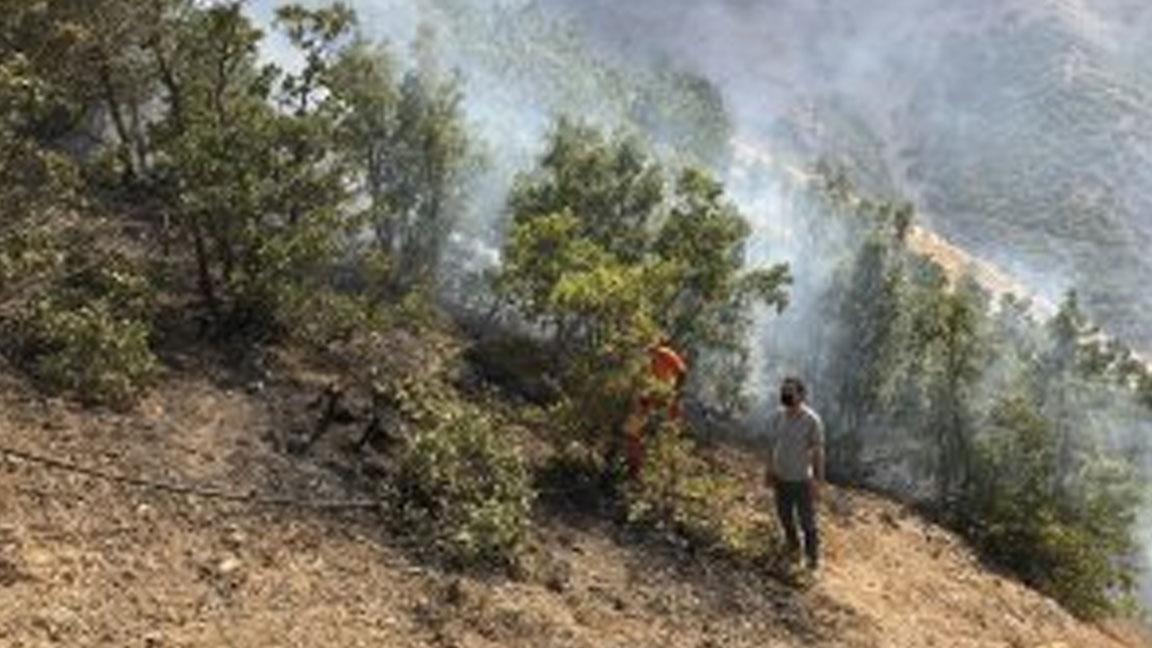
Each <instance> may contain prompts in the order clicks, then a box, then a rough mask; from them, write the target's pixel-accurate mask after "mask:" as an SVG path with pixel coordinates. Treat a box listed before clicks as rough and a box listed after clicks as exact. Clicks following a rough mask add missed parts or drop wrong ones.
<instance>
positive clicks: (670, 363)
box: [649, 345, 688, 385]
mask: <svg viewBox="0 0 1152 648" xmlns="http://www.w3.org/2000/svg"><path fill="white" fill-rule="evenodd" d="M650 355H651V358H652V362H651V365H650V368H649V370H650V371H651V372H652V377H654V378H655V379H656V380H659V381H660V382H663V383H667V384H670V385H675V384H676V383H678V382H679V381H680V379H681V378H683V376H684V374H686V373H688V363H686V362H684V358H681V357H680V354H678V353H676V351H674V350H673V349H672V348H671V347H668V346H664V345H660V346H657V347H656V348H654V349H652V351H651V354H650Z"/></svg>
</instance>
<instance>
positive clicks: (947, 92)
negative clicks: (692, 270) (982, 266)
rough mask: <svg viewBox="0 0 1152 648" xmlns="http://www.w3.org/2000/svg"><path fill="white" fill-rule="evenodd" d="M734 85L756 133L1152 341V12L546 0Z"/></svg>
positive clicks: (904, 3) (1121, 1)
mask: <svg viewBox="0 0 1152 648" xmlns="http://www.w3.org/2000/svg"><path fill="white" fill-rule="evenodd" d="M541 1H542V2H545V3H546V4H548V5H550V6H553V7H556V8H558V9H559V10H563V11H565V12H567V13H568V14H569V15H572V16H575V17H576V18H577V20H579V21H580V23H581V24H582V25H584V26H585V28H586V29H588V30H589V31H590V32H592V33H593V34H595V35H596V37H597V38H599V39H600V41H602V42H604V43H606V44H607V45H608V46H610V47H612V48H615V49H617V50H619V51H624V52H626V53H627V54H628V55H630V56H632V57H634V58H639V57H642V56H644V55H649V56H655V57H657V58H660V57H667V58H671V59H672V60H675V61H677V62H679V63H680V64H682V65H685V66H686V67H689V68H691V69H696V70H699V71H701V72H702V73H704V74H705V75H707V76H708V77H709V78H711V79H713V80H715V81H716V82H717V83H718V84H720V86H721V87H722V88H723V90H724V92H725V96H726V98H727V99H728V100H729V102H730V104H731V106H732V108H733V110H734V113H735V114H736V115H737V117H738V126H739V129H738V130H739V132H740V134H741V136H742V137H745V138H748V139H760V140H762V141H765V142H766V144H767V145H768V146H769V147H771V148H772V149H773V150H779V151H786V152H788V153H790V154H792V155H795V156H796V158H797V159H802V160H811V159H816V158H818V157H827V158H831V159H835V160H837V161H839V162H841V163H843V164H846V165H848V166H849V167H852V168H853V169H854V171H855V174H856V176H857V179H858V181H859V182H860V183H861V184H862V185H863V186H864V188H865V190H866V191H868V192H869V193H889V192H893V193H896V194H898V195H905V196H909V197H912V198H914V199H915V200H916V202H917V203H918V205H919V206H920V207H921V208H923V210H924V212H925V213H927V214H929V215H930V221H929V223H928V224H929V225H930V226H931V227H932V228H933V229H935V230H937V231H939V232H940V233H941V234H943V235H945V236H946V237H947V238H948V239H950V240H952V241H953V242H954V243H956V244H958V245H960V246H962V247H964V248H965V249H968V250H970V251H972V252H974V253H976V254H977V255H979V256H982V257H985V258H987V259H989V260H990V261H992V262H995V263H997V264H998V265H1000V266H1002V267H1004V268H1006V269H1008V270H1010V271H1011V272H1012V273H1013V274H1015V275H1017V276H1018V277H1020V278H1021V279H1023V280H1024V281H1025V282H1026V283H1028V284H1029V285H1030V286H1031V287H1032V289H1033V290H1034V291H1035V292H1039V293H1042V294H1043V295H1044V296H1045V297H1047V298H1049V299H1057V298H1058V296H1059V293H1061V292H1062V291H1064V290H1066V289H1068V288H1072V287H1075V288H1078V289H1079V290H1080V291H1081V293H1082V295H1083V296H1084V297H1085V303H1086V305H1087V306H1088V308H1089V309H1090V311H1091V312H1092V314H1093V315H1094V316H1095V317H1096V318H1097V319H1099V320H1100V321H1102V322H1103V323H1105V324H1106V325H1107V327H1108V328H1109V329H1110V330H1112V331H1114V332H1115V333H1116V334H1117V335H1119V336H1120V337H1122V338H1123V339H1125V340H1127V341H1128V342H1130V343H1132V344H1134V345H1136V346H1138V347H1143V348H1145V349H1147V348H1150V347H1152V323H1150V322H1149V320H1148V316H1147V313H1148V312H1149V309H1150V308H1152V292H1150V291H1149V290H1148V289H1147V286H1146V285H1145V282H1144V278H1145V277H1147V276H1149V275H1150V274H1152V265H1150V264H1152V262H1150V261H1149V257H1148V255H1147V254H1146V250H1147V249H1148V247H1149V244H1152V218H1149V216H1148V214H1149V212H1150V211H1152V165H1150V164H1149V161H1152V74H1149V72H1148V68H1147V64H1146V61H1147V56H1148V54H1149V49H1148V45H1147V43H1148V38H1147V34H1148V30H1149V29H1150V28H1152V5H1149V4H1148V3H1141V2H1136V1H1133V0H1107V1H1102V2H1095V1H1093V2H1088V1H1087V0H1011V1H1009V2H1001V1H992V0H980V1H971V0H891V1H888V2H883V3H859V2H852V1H851V0H828V1H826V2H819V3H813V2H801V1H794V0H777V1H774V2H763V3H753V2H746V1H743V0H715V1H713V2H707V3H695V4H693V5H692V6H691V7H684V11H685V12H687V13H686V14H683V13H680V12H670V11H667V9H666V7H667V4H666V3H664V2H660V1H656V0H648V1H645V0H637V1H635V2H628V3H617V2H609V1H607V0H587V1H585V0H581V1H580V2H573V1H571V0H541Z"/></svg>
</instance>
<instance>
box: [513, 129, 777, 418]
mask: <svg viewBox="0 0 1152 648" xmlns="http://www.w3.org/2000/svg"><path fill="white" fill-rule="evenodd" d="M666 177H667V174H666V171H665V170H664V168H663V166H662V165H660V164H659V163H658V162H657V161H656V160H655V159H653V158H652V157H651V156H650V155H649V154H648V153H647V152H646V151H645V150H644V149H643V148H642V147H641V146H640V145H639V143H637V142H636V141H635V140H633V139H630V138H627V137H620V136H616V137H611V138H610V137H607V136H605V135H604V134H603V133H601V132H599V131H598V130H596V129H593V128H590V127H588V126H584V125H581V124H577V123H573V122H571V121H568V120H561V121H560V122H559V123H558V124H557V126H556V129H555V131H554V132H553V133H552V135H551V137H550V140H549V143H548V147H547V150H546V152H545V154H544V156H543V157H542V159H541V164H540V168H539V169H538V170H536V171H534V172H532V173H530V174H527V175H524V176H521V177H520V178H519V180H518V182H517V185H516V188H515V190H514V191H513V193H512V195H511V197H510V199H509V208H510V212H511V216H512V225H511V231H510V234H509V238H508V243H507V245H506V246H505V249H504V258H503V263H502V266H501V268H500V271H499V273H498V274H497V276H496V278H495V285H496V289H497V292H498V294H500V295H501V296H502V298H503V299H505V300H507V301H508V303H510V304H511V305H512V306H513V307H514V308H515V309H516V311H517V312H518V313H519V314H520V315H521V316H523V317H524V318H525V319H526V320H527V321H528V322H529V323H531V324H533V325H537V326H540V327H541V328H542V329H543V330H544V331H546V332H547V334H548V335H549V336H550V337H551V340H552V342H553V345H554V347H555V349H556V354H557V355H556V357H557V358H558V365H559V366H558V368H559V369H561V370H568V371H569V372H570V375H577V376H582V377H584V378H585V379H587V380H574V381H571V383H570V384H576V383H579V384H582V385H587V388H585V389H577V390H576V391H577V392H579V393H581V394H583V397H578V398H577V401H578V402H579V403H580V405H581V406H582V407H583V406H585V405H587V406H590V407H597V406H599V405H604V404H612V403H614V405H612V406H610V407H607V409H608V410H609V411H615V412H617V413H619V412H620V411H621V407H620V403H622V402H623V401H626V400H627V398H628V397H629V396H630V395H631V394H632V393H633V392H634V390H635V388H636V384H634V383H635V380H638V379H639V378H638V376H639V373H640V372H639V368H640V367H641V366H642V364H643V349H644V348H645V346H646V345H647V344H649V343H650V342H651V341H652V340H653V339H654V337H655V335H656V332H657V331H659V330H663V331H664V332H666V333H668V334H670V335H672V336H673V337H674V338H675V340H676V343H677V345H679V346H680V347H681V348H682V349H684V350H686V351H687V352H688V354H689V355H690V356H691V357H692V358H693V362H694V366H696V367H699V368H700V369H701V370H702V371H705V372H708V373H710V374H711V375H709V376H708V377H707V378H705V379H704V380H703V381H702V383H705V384H709V385H710V386H714V385H716V384H717V383H716V382H714V381H712V380H711V379H712V378H715V377H716V375H715V373H713V372H717V373H718V371H717V368H719V367H721V366H725V365H723V363H724V362H725V360H718V359H720V358H728V360H727V361H726V362H728V365H727V366H728V367H729V368H734V369H735V370H734V371H732V372H731V373H732V374H733V375H732V376H730V377H731V378H732V380H733V381H734V382H735V383H739V382H740V381H742V379H743V374H742V373H741V370H742V369H743V366H742V365H741V364H740V359H741V358H743V355H742V354H743V353H744V352H745V349H744V344H745V340H746V339H747V336H746V333H747V326H748V319H747V310H748V307H749V306H750V305H751V304H752V303H753V302H766V303H770V304H774V305H776V306H777V307H781V308H782V307H783V305H784V304H785V303H786V293H785V291H784V287H785V286H786V285H787V282H788V281H789V275H788V271H787V268H786V267H784V266H775V267H771V268H760V269H753V270H750V271H746V270H745V269H744V243H745V241H746V239H747V237H748V236H749V234H750V230H749V227H748V225H747V223H746V221H745V220H744V219H743V217H742V216H741V215H740V214H739V212H738V211H737V210H736V208H735V207H734V206H733V205H732V204H731V203H730V202H729V201H727V200H726V199H725V198H724V196H723V190H722V187H721V185H720V184H719V183H718V182H716V181H715V180H713V179H712V178H711V177H709V175H708V174H707V173H705V172H703V171H700V170H695V169H687V170H684V171H682V172H681V173H680V174H679V175H678V177H677V179H676V181H675V183H674V186H673V188H672V190H671V191H669V189H668V183H667V180H666ZM732 358H735V361H733V360H732ZM613 396H615V397H613ZM728 400H729V401H730V402H735V401H737V400H739V399H738V398H737V397H736V395H732V394H729V395H728ZM589 418H591V419H592V420H591V424H592V425H593V426H601V425H603V424H604V423H606V422H610V420H611V415H610V414H607V413H606V415H605V416H604V417H598V418H597V417H589Z"/></svg>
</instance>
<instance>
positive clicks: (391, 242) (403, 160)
mask: <svg viewBox="0 0 1152 648" xmlns="http://www.w3.org/2000/svg"><path fill="white" fill-rule="evenodd" d="M426 49H427V48H426ZM421 54H422V55H424V56H422V59H423V60H422V61H421V65H419V66H418V67H417V68H415V69H413V70H410V71H409V72H407V73H406V74H404V75H403V76H402V78H399V79H397V78H396V77H397V70H396V68H397V65H396V64H395V63H394V61H393V60H392V57H391V56H390V55H389V54H388V53H387V52H386V51H384V50H383V49H380V48H374V47H371V46H369V45H368V44H366V43H362V42H357V43H355V44H354V45H352V46H351V47H349V48H347V49H346V50H345V51H343V52H342V53H341V55H340V57H339V59H338V60H337V61H336V62H335V64H334V65H333V66H332V68H331V69H330V70H329V73H328V75H327V77H326V78H327V79H328V86H329V88H330V90H331V92H332V95H331V97H330V100H329V106H330V108H331V109H332V110H333V112H334V113H335V114H337V115H338V117H337V137H338V138H339V139H340V141H341V142H342V144H343V149H344V153H343V154H344V155H345V156H346V158H347V161H348V163H349V165H350V168H351V169H352V173H353V177H354V178H355V181H356V183H357V184H358V185H359V187H360V189H361V190H362V191H363V192H364V194H365V195H366V196H367V197H368V199H369V205H368V207H367V209H366V210H365V213H364V214H363V215H362V219H363V220H364V221H365V223H366V224H367V225H368V226H370V227H371V229H372V231H373V232H374V234H375V241H376V245H377V247H378V249H379V250H380V251H382V252H383V253H385V254H386V255H388V256H389V257H390V258H392V259H393V264H392V269H393V272H392V273H391V276H390V277H389V281H390V285H391V288H392V289H394V290H397V291H399V292H404V291H407V290H409V289H411V288H413V287H415V286H418V285H424V286H427V285H428V283H429V282H430V280H431V279H433V278H434V272H435V270H436V269H437V266H438V264H439V260H440V255H441V252H442V250H443V248H444V244H445V242H446V240H447V236H448V234H449V233H450V231H451V229H452V227H453V226H454V225H455V223H456V220H457V217H458V215H459V213H460V210H461V209H462V208H463V198H464V194H465V189H466V188H467V183H468V181H469V179H470V177H471V175H472V174H473V173H474V172H475V171H476V170H477V168H478V166H479V164H480V161H479V158H478V157H477V155H476V154H475V153H474V150H473V149H474V148H475V146H474V143H473V142H472V138H471V136H470V135H469V133H468V130H467V127H466V125H465V123H464V117H463V110H462V108H461V102H462V95H461V92H460V89H459V86H460V82H459V80H457V79H455V78H446V77H445V76H444V75H443V74H442V73H441V72H440V71H439V69H438V68H437V67H436V66H435V65H434V64H433V63H432V62H431V56H430V53H429V52H427V51H424V52H421Z"/></svg>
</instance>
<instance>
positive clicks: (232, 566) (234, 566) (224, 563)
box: [216, 556, 244, 576]
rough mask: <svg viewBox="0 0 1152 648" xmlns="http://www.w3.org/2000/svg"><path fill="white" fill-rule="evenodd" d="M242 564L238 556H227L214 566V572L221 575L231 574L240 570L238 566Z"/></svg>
mask: <svg viewBox="0 0 1152 648" xmlns="http://www.w3.org/2000/svg"><path fill="white" fill-rule="evenodd" d="M243 566H244V564H243V563H241V562H240V559H239V558H236V557H235V556H229V557H227V558H225V559H224V560H221V561H220V564H219V565H217V567H216V572H217V573H218V574H220V575H221V576H231V575H233V574H235V573H236V572H238V571H240V568H241V567H243Z"/></svg>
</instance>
